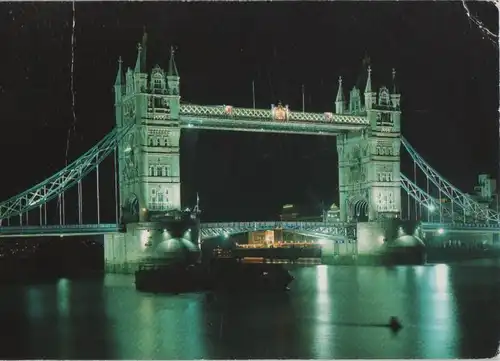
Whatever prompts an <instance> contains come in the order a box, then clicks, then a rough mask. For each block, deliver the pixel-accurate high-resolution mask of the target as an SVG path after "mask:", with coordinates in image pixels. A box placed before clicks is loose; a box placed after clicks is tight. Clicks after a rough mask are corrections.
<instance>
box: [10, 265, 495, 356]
mask: <svg viewBox="0 0 500 361" xmlns="http://www.w3.org/2000/svg"><path fill="white" fill-rule="evenodd" d="M292 273H293V275H294V276H295V277H296V280H295V281H294V282H293V283H292V284H291V291H290V292H289V293H288V296H284V295H273V294H254V295H251V296H249V295H232V296H230V297H229V296H224V297H223V296H218V297H215V296H207V294H185V295H165V294H148V293H139V292H137V291H136V290H135V288H134V278H133V276H127V275H106V276H105V277H104V278H98V279H79V280H68V279H60V280H58V281H54V282H52V283H50V282H49V283H44V284H34V285H8V286H6V285H4V286H2V287H1V288H0V302H1V305H2V307H1V311H0V312H1V313H2V314H1V320H2V323H1V325H2V329H3V336H2V347H1V348H0V358H18V359H23V358H34V359H44V358H50V359H72V358H73V359H74V358H78V359H200V358H204V359H231V358H239V359H252V358H264V359H281V358H287V359H290V358H300V359H316V358H320V359H332V358H343V359H347V358H478V357H480V358H486V357H492V356H494V355H495V354H496V353H497V352H498V349H499V340H500V307H499V305H500V260H494V261H491V260H490V261H474V262H469V263H464V264H460V265H444V264H439V265H427V266H414V267H394V268H384V267H353V266H324V265H320V266H301V267H295V268H293V269H292ZM390 316H397V317H398V318H399V319H400V320H401V323H402V324H403V328H402V329H401V330H400V331H399V332H398V333H393V332H392V331H391V330H390V329H389V328H387V327H384V326H383V324H386V323H387V322H388V320H389V317H390Z"/></svg>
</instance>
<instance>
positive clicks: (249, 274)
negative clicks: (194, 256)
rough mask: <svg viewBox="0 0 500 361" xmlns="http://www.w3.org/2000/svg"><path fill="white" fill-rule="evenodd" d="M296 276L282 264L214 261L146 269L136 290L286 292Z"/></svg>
mask: <svg viewBox="0 0 500 361" xmlns="http://www.w3.org/2000/svg"><path fill="white" fill-rule="evenodd" d="M293 279H294V278H293V276H292V275H291V274H290V273H289V272H288V271H287V270H286V269H285V268H284V267H283V266H282V265H280V264H245V263H241V262H238V261H236V260H235V259H214V260H212V262H210V264H208V265H202V264H195V265H189V266H185V265H183V264H176V265H165V266H159V265H143V266H141V267H140V268H139V270H137V271H136V273H135V284H136V289H137V290H139V291H146V292H168V293H184V292H200V291H222V292H224V291H230V292H241V291H243V292H245V291H286V290H288V285H289V284H290V283H291V282H292V281H293Z"/></svg>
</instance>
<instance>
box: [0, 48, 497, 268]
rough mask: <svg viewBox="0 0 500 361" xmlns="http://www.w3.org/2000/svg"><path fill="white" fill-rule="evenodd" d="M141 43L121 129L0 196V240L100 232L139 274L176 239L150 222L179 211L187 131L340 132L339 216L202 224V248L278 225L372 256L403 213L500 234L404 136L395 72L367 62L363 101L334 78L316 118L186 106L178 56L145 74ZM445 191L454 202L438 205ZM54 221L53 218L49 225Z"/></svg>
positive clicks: (115, 260)
mask: <svg viewBox="0 0 500 361" xmlns="http://www.w3.org/2000/svg"><path fill="white" fill-rule="evenodd" d="M145 46H146V44H145V41H143V43H142V44H139V46H138V49H137V58H136V62H135V67H133V68H127V69H126V70H125V69H124V68H123V62H122V60H121V58H120V59H119V62H118V71H117V75H116V80H115V84H114V106H115V114H116V117H115V123H116V127H115V128H114V130H112V131H111V132H110V133H109V134H108V135H106V136H105V137H104V138H103V140H102V141H100V142H99V143H98V144H97V145H96V146H94V147H93V148H92V149H90V150H89V151H88V152H86V153H85V154H84V155H82V156H81V157H80V158H78V159H77V160H76V161H74V162H73V163H71V164H70V165H68V166H67V167H65V168H64V169H62V170H61V171H59V172H57V173H56V174H54V175H53V176H51V177H49V178H48V179H46V180H45V181H43V182H40V183H39V184H37V185H35V186H33V187H32V188H30V189H28V190H26V191H24V192H22V193H20V194H18V195H15V196H13V197H11V198H9V199H8V200H6V201H3V202H0V237H24V236H31V237H33V236H49V235H52V236H53V235H57V236H69V235H94V234H100V235H104V238H105V247H106V248H107V250H106V262H107V263H108V264H121V265H125V264H127V265H128V266H130V267H128V266H127V267H125V268H127V269H129V270H130V269H133V268H134V267H135V266H136V265H137V264H138V263H140V262H141V259H143V258H144V257H145V255H146V254H148V252H151V249H156V248H159V247H161V245H162V244H164V242H166V241H167V240H168V239H169V235H168V234H167V235H166V234H165V232H163V231H162V230H161V228H162V226H161V224H159V223H158V222H157V221H155V219H156V218H155V217H158V216H161V215H162V214H164V213H165V212H169V211H171V210H176V209H177V210H178V209H182V207H183V204H182V200H181V170H180V161H179V160H180V152H181V149H180V144H179V140H180V135H181V131H182V129H186V128H187V129H190V128H193V129H210V130H214V131H216V130H229V131H247V132H267V133H291V134H314V135H331V136H335V137H336V139H337V150H338V160H339V162H338V168H339V206H340V222H337V223H329V222H231V223H202V224H201V225H200V227H199V229H200V231H199V234H198V235H197V236H196V237H197V240H196V242H198V243H199V242H200V241H201V240H202V239H204V238H209V237H220V236H225V235H230V234H235V233H241V232H249V231H254V230H264V229H274V228H281V229H288V230H292V231H295V232H300V233H303V234H308V235H314V236H318V237H321V238H324V239H330V240H332V241H335V240H338V239H342V240H344V241H353V242H356V243H357V252H358V253H359V254H362V253H372V252H375V250H376V249H377V247H379V246H380V244H381V243H384V242H385V241H386V240H387V237H389V234H396V233H398V232H400V230H401V229H403V228H405V227H406V226H404V225H402V222H403V221H402V220H403V219H413V220H416V221H422V223H421V224H420V229H421V230H422V231H423V232H424V234H429V235H432V234H439V235H442V234H445V233H450V234H451V233H453V234H458V233H474V232H478V234H481V235H484V234H488V235H491V237H493V235H498V233H499V232H500V216H499V214H498V213H497V212H495V211H493V210H491V209H488V208H485V207H484V206H483V205H481V204H479V203H478V202H476V201H475V200H474V199H473V198H472V197H471V196H469V195H467V194H465V193H463V192H461V191H460V190H459V189H458V188H456V187H454V186H453V185H452V184H451V183H450V182H449V181H447V180H446V179H445V178H444V177H442V176H441V175H440V174H439V173H438V172H437V171H435V170H434V169H433V168H432V167H431V166H430V165H429V164H427V162H426V161H425V160H424V159H423V158H422V157H421V156H420V155H419V154H418V153H417V151H416V150H415V149H414V148H413V147H412V146H411V145H410V144H409V142H408V141H407V140H406V139H405V138H404V137H402V136H401V121H402V118H401V108H400V99H401V94H400V92H399V88H398V86H397V80H396V73H395V71H393V72H392V84H390V86H379V87H378V88H376V87H375V86H374V84H372V78H371V72H372V70H371V68H370V67H368V69H367V81H366V84H365V88H364V91H363V99H362V96H361V94H362V93H361V90H360V89H358V88H356V87H353V88H352V89H351V90H350V91H349V97H348V98H346V96H345V92H344V88H343V84H342V79H341V78H339V83H338V90H337V94H336V97H335V99H334V100H333V99H332V109H326V110H325V111H324V112H320V113H311V112H302V111H294V110H292V109H290V107H289V106H288V105H282V104H277V105H271V106H270V107H269V108H268V109H250V108H238V107H233V106H231V105H219V106H210V105H194V104H189V103H187V102H184V101H181V95H180V94H181V89H180V84H181V83H180V76H179V72H178V70H177V65H176V62H175V56H174V55H175V54H174V52H173V51H172V52H171V54H170V59H169V63H168V69H167V70H166V71H165V70H163V69H162V68H161V67H159V66H155V67H153V69H152V70H151V71H148V70H147V69H146V62H145V51H144V48H145ZM402 151H407V152H408V154H409V155H410V156H411V159H412V160H413V162H414V165H415V170H416V169H418V170H419V171H420V172H421V173H422V174H423V175H424V176H425V179H426V182H427V183H426V186H425V187H420V186H419V185H418V183H417V176H416V172H414V175H413V179H410V178H409V177H407V176H405V175H404V174H402V173H401V171H400V156H401V152H402ZM111 154H113V164H114V171H115V177H114V180H113V181H114V190H115V220H114V222H112V223H109V222H102V220H101V210H100V197H99V195H100V192H101V191H100V189H101V188H100V177H99V166H100V165H101V163H102V161H103V160H104V159H105V158H106V157H109V156H111ZM91 173H93V174H94V175H95V177H96V182H97V183H96V184H97V189H96V192H95V193H96V194H97V197H96V198H97V199H96V208H95V209H92V211H91V213H92V214H95V216H96V217H95V218H96V219H95V221H92V222H84V220H83V218H84V217H83V204H84V197H83V183H84V180H85V179H86V177H88V176H90V174H91ZM424 189H425V190H424ZM70 194H73V195H75V196H76V197H74V198H76V200H75V203H76V204H69V205H68V204H67V203H68V202H69V201H68V199H69V195H70ZM86 194H87V193H86ZM442 197H446V198H447V199H448V200H449V202H448V203H447V204H443V203H442V202H441V201H440V200H441V198H442ZM51 201H52V202H51ZM184 206H185V205H184ZM68 208H73V209H75V208H76V209H77V211H76V214H77V217H76V219H72V220H70V219H69V218H70V217H69V213H68ZM86 214H88V212H87V211H86ZM51 218H52V219H55V220H56V221H55V224H51V223H50V222H49V219H51ZM389 221H390V222H389ZM86 223H88V224H86ZM391 227H392V228H394V227H396V228H394V229H392V228H391ZM389 228H391V229H389ZM398 229H399V230H398ZM405 232H406V234H410V233H411V232H412V231H411V232H410V231H405ZM145 234H147V236H145ZM145 238H147V240H145ZM380 239H383V240H384V241H383V242H381V241H380ZM492 239H493V238H492ZM196 242H195V243H196ZM146 244H147V246H146ZM108 251H109V252H108Z"/></svg>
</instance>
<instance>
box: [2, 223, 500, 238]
mask: <svg viewBox="0 0 500 361" xmlns="http://www.w3.org/2000/svg"><path fill="white" fill-rule="evenodd" d="M271 229H283V230H288V231H293V232H297V233H303V234H307V235H311V236H317V237H349V238H350V237H352V236H353V234H352V233H351V231H352V230H354V229H355V224H351V223H341V222H339V223H325V222H282V221H277V222H220V223H215V222H214V223H202V224H201V233H202V236H203V237H205V238H209V237H217V236H222V235H231V234H235V233H244V232H252V231H259V230H271ZM422 229H423V231H424V232H437V231H439V230H440V229H442V230H443V231H444V232H452V233H500V226H499V225H493V224H459V223H430V222H422ZM120 230H121V226H120V225H116V224H105V223H101V224H87V225H79V224H77V225H53V226H7V227H0V238H6V237H11V238H12V237H37V236H44V237H48V236H86V235H101V234H109V233H116V232H119V231H120Z"/></svg>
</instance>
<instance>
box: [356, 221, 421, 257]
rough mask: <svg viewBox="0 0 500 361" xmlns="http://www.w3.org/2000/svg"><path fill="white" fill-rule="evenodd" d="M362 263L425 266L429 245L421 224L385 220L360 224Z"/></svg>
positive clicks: (358, 235)
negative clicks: (426, 250)
mask: <svg viewBox="0 0 500 361" xmlns="http://www.w3.org/2000/svg"><path fill="white" fill-rule="evenodd" d="M357 246H358V261H359V262H360V263H364V262H367V263H371V264H393V265H397V264H423V263H425V260H426V252H425V245H424V243H423V242H422V240H421V239H420V234H419V228H418V224H416V223H415V222H407V221H402V220H400V219H381V220H378V221H374V222H359V223H358V224H357Z"/></svg>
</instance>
